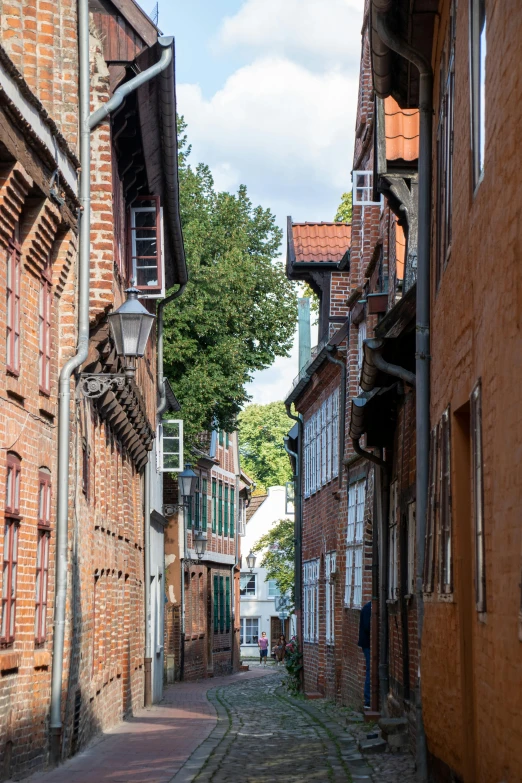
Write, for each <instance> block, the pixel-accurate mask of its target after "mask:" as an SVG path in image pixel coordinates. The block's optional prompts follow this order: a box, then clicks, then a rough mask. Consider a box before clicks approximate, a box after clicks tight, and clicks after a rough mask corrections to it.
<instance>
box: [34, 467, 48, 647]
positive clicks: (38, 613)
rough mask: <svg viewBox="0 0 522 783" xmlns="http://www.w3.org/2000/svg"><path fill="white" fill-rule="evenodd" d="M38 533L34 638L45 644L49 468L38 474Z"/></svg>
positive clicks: (38, 642)
mask: <svg viewBox="0 0 522 783" xmlns="http://www.w3.org/2000/svg"><path fill="white" fill-rule="evenodd" d="M37 535H38V542H37V550H36V584H35V589H36V595H35V615H34V638H35V642H36V644H43V643H44V642H45V639H46V636H47V593H48V587H49V545H50V540H51V473H50V471H49V470H48V469H47V468H40V471H39V474H38V533H37Z"/></svg>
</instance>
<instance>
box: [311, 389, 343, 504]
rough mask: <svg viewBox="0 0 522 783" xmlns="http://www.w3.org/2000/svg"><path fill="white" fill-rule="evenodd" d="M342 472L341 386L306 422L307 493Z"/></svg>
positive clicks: (317, 488) (312, 492)
mask: <svg viewBox="0 0 522 783" xmlns="http://www.w3.org/2000/svg"><path fill="white" fill-rule="evenodd" d="M338 474H339V388H336V389H335V390H334V391H333V392H332V394H330V396H329V397H328V398H327V399H326V400H324V402H323V403H322V405H321V407H320V408H319V409H318V410H317V411H316V412H315V413H314V414H312V416H310V418H309V419H308V421H306V422H305V424H304V496H305V498H308V497H310V495H313V494H314V493H315V492H317V491H318V490H320V489H321V487H324V486H325V485H326V484H328V483H329V482H330V481H332V479H334V478H335V477H336V476H338Z"/></svg>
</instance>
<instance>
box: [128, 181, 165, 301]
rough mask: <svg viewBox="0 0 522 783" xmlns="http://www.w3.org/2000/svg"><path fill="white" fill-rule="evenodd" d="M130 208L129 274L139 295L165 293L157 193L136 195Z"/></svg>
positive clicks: (147, 297) (160, 222)
mask: <svg viewBox="0 0 522 783" xmlns="http://www.w3.org/2000/svg"><path fill="white" fill-rule="evenodd" d="M135 203H136V206H135V207H133V208H132V209H131V210H130V231H131V241H130V247H131V259H130V262H131V263H130V267H131V268H130V276H131V279H132V280H133V281H134V285H135V287H136V288H137V289H138V290H139V291H140V297H142V298H145V299H157V298H161V297H163V296H164V295H165V284H164V274H163V210H162V208H161V207H160V200H159V196H140V197H138V198H137V199H136V202H135Z"/></svg>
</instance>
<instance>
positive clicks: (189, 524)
mask: <svg viewBox="0 0 522 783" xmlns="http://www.w3.org/2000/svg"><path fill="white" fill-rule="evenodd" d="M191 527H192V498H189V501H188V503H187V528H188V530H190V528H191Z"/></svg>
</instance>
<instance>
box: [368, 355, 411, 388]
mask: <svg viewBox="0 0 522 783" xmlns="http://www.w3.org/2000/svg"><path fill="white" fill-rule="evenodd" d="M372 360H373V363H374V365H375V367H377V369H378V370H382V372H385V373H386V374H387V375H391V376H392V377H393V378H400V379H401V380H403V381H405V383H409V384H410V386H413V387H415V386H416V384H417V380H416V378H415V373H414V372H410V371H409V370H406V369H405V368H404V367H400V366H399V365H398V364H391V363H390V362H387V361H386V359H383V358H382V354H381V353H379V351H374V352H373V356H372Z"/></svg>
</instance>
